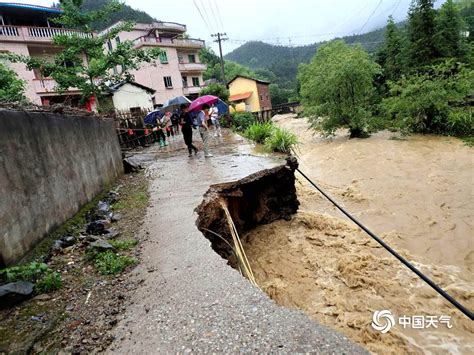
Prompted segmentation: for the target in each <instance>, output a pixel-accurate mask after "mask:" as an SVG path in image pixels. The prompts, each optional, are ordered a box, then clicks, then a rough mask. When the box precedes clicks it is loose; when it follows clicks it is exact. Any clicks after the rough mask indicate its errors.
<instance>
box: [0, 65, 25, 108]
mask: <svg viewBox="0 0 474 355" xmlns="http://www.w3.org/2000/svg"><path fill="white" fill-rule="evenodd" d="M24 90H25V82H24V81H23V80H21V79H19V78H18V76H17V74H16V73H15V72H14V71H13V70H11V69H10V68H8V67H7V66H5V65H4V64H2V63H0V102H18V101H24V100H26V98H25V96H24V95H23V92H24Z"/></svg>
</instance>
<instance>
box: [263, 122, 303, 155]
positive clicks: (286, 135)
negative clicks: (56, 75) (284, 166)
mask: <svg viewBox="0 0 474 355" xmlns="http://www.w3.org/2000/svg"><path fill="white" fill-rule="evenodd" d="M298 144H299V143H298V137H297V136H296V135H295V134H293V133H291V132H288V131H287V130H285V129H282V128H275V129H274V130H273V132H272V135H271V136H270V137H268V138H267V139H266V140H265V148H266V149H267V150H269V151H272V152H281V153H287V154H289V153H291V151H292V150H293V149H294V148H296V146H297V145H298Z"/></svg>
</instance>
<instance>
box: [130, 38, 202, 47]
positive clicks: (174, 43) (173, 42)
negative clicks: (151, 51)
mask: <svg viewBox="0 0 474 355" xmlns="http://www.w3.org/2000/svg"><path fill="white" fill-rule="evenodd" d="M133 42H134V44H135V47H136V48H140V47H143V46H152V47H175V48H196V49H201V48H203V47H204V45H205V42H204V41H203V40H200V39H193V38H187V39H178V38H159V37H147V36H142V37H138V38H137V39H135V40H134V41H133Z"/></svg>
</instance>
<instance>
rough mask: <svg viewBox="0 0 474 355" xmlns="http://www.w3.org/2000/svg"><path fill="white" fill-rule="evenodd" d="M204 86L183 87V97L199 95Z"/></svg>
mask: <svg viewBox="0 0 474 355" xmlns="http://www.w3.org/2000/svg"><path fill="white" fill-rule="evenodd" d="M203 88H204V86H187V87H183V94H184V95H192V94H199V93H200V92H201V90H202V89H203Z"/></svg>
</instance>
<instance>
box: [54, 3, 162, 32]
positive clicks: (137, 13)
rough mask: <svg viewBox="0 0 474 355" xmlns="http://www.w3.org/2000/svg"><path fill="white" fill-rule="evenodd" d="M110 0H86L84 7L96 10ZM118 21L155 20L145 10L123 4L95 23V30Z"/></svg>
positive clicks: (56, 4) (142, 21)
mask: <svg viewBox="0 0 474 355" xmlns="http://www.w3.org/2000/svg"><path fill="white" fill-rule="evenodd" d="M107 2H109V1H108V0H84V4H83V5H82V8H83V9H84V10H86V11H95V10H99V9H101V8H103V7H104V5H105V4H107ZM53 7H59V4H58V3H55V4H53ZM117 21H133V22H140V23H151V22H153V21H155V19H154V18H153V17H151V16H150V15H148V14H147V13H146V12H145V11H141V10H136V9H134V8H132V7H130V6H128V5H123V7H122V9H121V10H120V11H118V12H115V13H112V14H111V15H110V16H109V17H108V18H107V19H104V20H101V21H98V22H96V23H94V25H93V27H94V29H95V30H98V31H100V30H103V29H104V28H106V27H108V26H110V25H112V24H113V23H115V22H117Z"/></svg>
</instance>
